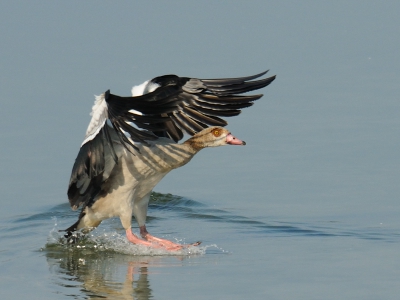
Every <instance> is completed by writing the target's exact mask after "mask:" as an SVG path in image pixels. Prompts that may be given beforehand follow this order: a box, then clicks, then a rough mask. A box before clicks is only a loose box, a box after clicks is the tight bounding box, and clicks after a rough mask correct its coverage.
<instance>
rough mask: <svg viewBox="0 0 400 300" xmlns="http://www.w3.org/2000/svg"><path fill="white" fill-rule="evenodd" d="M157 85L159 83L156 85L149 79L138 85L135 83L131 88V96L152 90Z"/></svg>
mask: <svg viewBox="0 0 400 300" xmlns="http://www.w3.org/2000/svg"><path fill="white" fill-rule="evenodd" d="M158 87H160V85H158V84H157V83H153V82H151V81H150V80H147V81H145V82H143V83H142V84H140V85H135V86H134V87H133V88H132V90H131V93H132V96H133V97H136V96H142V95H144V94H147V93H151V92H154V91H155V90H156V89H157V88H158Z"/></svg>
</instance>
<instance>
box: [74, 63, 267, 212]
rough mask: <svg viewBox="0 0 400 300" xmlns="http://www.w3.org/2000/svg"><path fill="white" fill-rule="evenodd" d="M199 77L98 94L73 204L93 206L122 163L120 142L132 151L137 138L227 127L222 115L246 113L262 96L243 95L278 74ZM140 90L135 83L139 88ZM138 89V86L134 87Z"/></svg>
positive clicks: (78, 166) (158, 79) (175, 136)
mask: <svg viewBox="0 0 400 300" xmlns="http://www.w3.org/2000/svg"><path fill="white" fill-rule="evenodd" d="M266 73H267V71H266V72H262V73H260V74H257V75H253V76H247V77H240V78H225V79H195V78H188V77H178V76H176V75H165V76H160V77H156V78H154V79H152V80H150V81H147V82H145V83H144V84H142V85H141V86H139V87H136V91H135V96H133V97H120V96H117V95H113V94H111V93H110V92H109V91H107V92H105V93H104V94H102V95H100V96H97V97H96V101H95V104H94V106H93V109H92V119H91V121H90V123H89V126H88V129H87V131H86V136H85V139H84V141H83V143H82V146H81V148H80V151H79V153H78V156H77V158H76V160H75V164H74V166H73V169H72V174H71V178H70V182H69V188H68V198H69V201H70V204H71V206H72V207H73V208H78V207H79V206H80V205H82V204H84V205H90V203H91V202H92V201H93V200H94V198H95V196H96V195H97V194H98V193H99V192H100V191H101V188H102V184H103V182H104V181H106V180H107V179H108V177H109V176H110V173H111V172H112V170H113V169H114V167H115V165H116V164H117V163H118V154H117V153H116V152H115V147H114V145H115V142H116V141H118V142H119V143H120V144H122V145H123V146H124V147H125V148H126V149H127V150H128V151H130V152H131V151H132V150H131V149H132V148H130V147H129V146H131V147H133V148H134V149H137V147H136V146H135V143H137V142H139V143H143V144H146V143H147V141H149V140H155V139H157V138H158V137H161V136H165V137H169V138H171V139H173V140H174V141H179V140H181V139H182V138H183V135H184V133H187V134H189V135H194V134H195V133H197V132H199V131H201V130H202V129H204V128H206V127H208V126H225V125H227V122H226V121H225V120H224V119H222V118H224V117H231V116H236V115H238V114H240V112H241V109H243V108H246V107H249V106H251V105H253V101H255V100H257V99H259V98H261V97H262V94H257V95H241V94H243V93H246V92H250V91H253V90H257V89H260V88H263V87H266V86H267V85H269V84H270V83H271V82H272V81H273V80H274V79H275V76H271V77H268V78H264V79H259V80H254V79H257V78H259V77H261V76H263V75H265V74H266ZM134 89H135V88H134ZM134 89H133V90H134Z"/></svg>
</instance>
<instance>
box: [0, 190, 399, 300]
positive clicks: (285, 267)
mask: <svg viewBox="0 0 400 300" xmlns="http://www.w3.org/2000/svg"><path fill="white" fill-rule="evenodd" d="M149 215H150V217H149V222H148V223H149V228H151V229H152V231H153V232H157V234H159V235H161V236H164V237H167V238H171V239H176V240H177V241H183V242H190V241H193V240H195V239H201V240H202V241H203V244H202V245H201V246H200V247H191V248H189V249H185V250H183V251H181V252H177V253H174V254H172V253H170V252H163V251H161V250H149V249H147V248H146V247H140V246H135V245H132V244H129V243H128V242H127V241H126V240H125V235H124V231H123V229H122V227H121V225H120V223H119V221H118V220H110V221H107V222H105V223H104V224H102V226H101V227H99V228H98V229H96V230H95V231H94V232H93V233H92V234H90V236H89V237H88V238H87V239H86V240H84V241H82V242H81V243H79V244H78V245H74V246H67V245H65V244H64V243H63V239H62V236H61V235H60V234H59V233H58V229H62V228H63V227H65V225H67V224H69V223H71V222H73V221H74V220H75V216H74V214H72V213H71V211H70V208H69V207H68V205H67V204H62V205H58V206H53V207H48V208H42V209H41V210H40V212H37V213H33V214H26V215H20V216H15V217H12V218H9V219H6V220H3V221H2V222H1V225H0V226H1V241H2V251H1V256H0V257H1V265H2V268H1V270H0V274H1V275H0V276H1V285H2V298H3V297H4V298H3V299H16V298H24V297H26V296H27V294H26V291H27V290H28V289H29V290H31V291H32V293H33V295H34V297H35V298H37V299H39V298H40V299H68V298H72V299H101V298H109V299H153V298H154V299H177V298H178V299H188V298H193V299H219V298H223V297H228V298H230V299H244V298H251V299H338V294H340V298H343V297H344V298H347V299H381V298H382V297H383V298H384V299H395V298H396V297H397V296H396V295H395V293H397V292H398V291H399V289H400V288H399V284H398V278H399V275H400V271H399V270H400V263H399V260H398V250H399V245H400V234H399V233H398V230H397V229H398V228H393V227H391V226H387V225H385V224H382V223H377V224H373V225H372V224H365V223H363V222H361V221H359V220H354V219H352V220H351V221H348V220H338V219H337V220H330V219H325V220H324V219H323V218H321V219H319V220H306V219H301V218H297V221H296V222H290V221H281V220H279V219H276V218H273V217H263V218H261V217H253V218H250V217H245V216H243V215H240V214H236V213H234V212H232V211H228V210H224V209H220V208H215V207H213V206H209V205H207V204H204V203H201V202H198V201H194V200H191V199H188V198H184V197H179V196H174V195H170V194H159V193H154V194H153V197H152V201H151V206H150V214H149ZM61 224H63V225H61ZM183 237H190V239H189V238H183ZM15 270H18V273H19V274H18V276H14V275H11V274H15ZM19 285H23V288H21V289H16V288H15V287H17V286H19Z"/></svg>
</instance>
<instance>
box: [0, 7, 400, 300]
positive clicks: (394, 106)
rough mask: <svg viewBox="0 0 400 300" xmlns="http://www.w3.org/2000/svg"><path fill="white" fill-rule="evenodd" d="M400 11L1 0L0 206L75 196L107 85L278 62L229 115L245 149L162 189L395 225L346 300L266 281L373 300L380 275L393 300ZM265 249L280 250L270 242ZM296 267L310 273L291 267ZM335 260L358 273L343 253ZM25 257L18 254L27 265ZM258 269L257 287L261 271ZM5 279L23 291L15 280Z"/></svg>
mask: <svg viewBox="0 0 400 300" xmlns="http://www.w3.org/2000/svg"><path fill="white" fill-rule="evenodd" d="M399 12H400V2H398V1H384V2H380V1H196V2H195V1H192V2H189V1H157V2H156V1H154V2H149V1H119V2H114V1H113V2H111V1H110V2H105V1H104V2H99V1H84V2H82V1H68V2H59V1H3V2H2V3H1V4H0V37H1V41H0V43H1V55H0V76H1V79H0V91H1V96H0V99H1V100H0V101H1V109H0V128H1V131H0V143H1V146H0V165H1V167H0V190H1V194H2V195H1V197H0V204H1V207H2V209H1V210H0V217H1V218H3V219H4V220H6V219H7V218H11V217H13V216H17V215H23V214H27V213H30V212H32V211H35V212H38V211H40V210H41V209H44V207H51V206H52V205H57V204H60V203H65V202H66V201H67V197H66V189H67V184H68V180H69V175H70V171H71V168H72V164H73V161H74V159H75V157H76V154H77V152H78V149H79V146H80V144H81V142H82V140H83V137H84V133H85V130H86V127H87V125H88V122H89V120H90V117H89V112H90V110H91V106H92V104H93V101H94V97H93V96H94V95H95V94H100V93H102V92H104V91H105V90H107V89H111V91H112V92H113V93H115V94H120V95H129V93H130V89H131V87H132V85H135V84H139V83H141V82H143V81H144V80H147V79H150V78H152V77H155V76H158V75H163V74H169V73H172V74H177V75H181V76H191V77H198V78H218V77H234V76H245V75H251V74H255V73H258V72H261V71H263V70H265V69H270V70H271V71H270V74H277V75H278V76H277V79H276V81H275V82H273V83H272V84H271V85H270V86H269V87H267V88H266V89H264V90H263V91H262V92H263V93H264V94H265V96H264V97H263V98H262V99H261V100H259V101H258V102H257V103H256V104H255V106H254V107H252V108H249V109H246V110H244V112H243V114H242V115H241V116H239V117H236V118H233V119H230V120H228V121H229V123H230V125H229V127H228V128H229V129H230V130H231V131H232V133H233V134H235V135H236V136H237V137H238V138H241V139H243V140H245V141H246V142H247V143H248V145H247V146H246V147H225V148H218V149H206V150H205V151H204V152H202V153H201V154H199V156H198V157H196V158H195V159H194V160H193V161H192V162H191V163H190V164H189V165H187V166H185V167H184V168H182V169H179V170H177V171H174V172H173V173H171V174H170V175H169V176H167V177H166V178H165V179H164V180H163V181H162V182H161V183H160V184H159V185H158V187H157V188H156V190H157V191H159V192H164V193H167V192H168V193H172V194H176V195H182V196H187V197H189V198H191V199H195V200H197V201H200V202H202V203H206V204H207V205H211V206H212V205H215V206H216V207H217V208H222V209H225V210H228V211H230V212H233V213H235V214H239V215H243V216H247V217H250V218H261V219H263V218H264V219H263V220H271V219H273V220H279V221H282V222H285V221H288V222H305V223H308V222H310V223H308V224H312V222H317V223H318V222H330V221H332V222H343V223H341V225H339V226H342V227H343V228H342V229H343V231H346V230H350V231H351V230H361V231H363V230H364V229H367V228H378V229H379V230H384V232H382V231H379V230H378V233H377V235H378V236H379V234H382V235H385V236H389V237H388V239H389V240H390V241H392V242H394V243H388V244H386V243H384V244H379V246H377V245H376V244H372V245H365V248H364V247H360V249H361V250H360V252H357V253H356V254H354V257H357V259H358V260H357V264H356V266H354V265H352V266H351V267H350V266H349V269H351V270H357V272H356V273H355V274H354V275H355V277H352V279H353V280H354V281H355V283H354V282H353V285H352V286H353V288H352V287H351V286H348V287H347V288H344V289H343V288H342V286H341V284H340V283H337V285H335V282H333V283H332V282H330V283H331V284H333V285H331V286H332V289H336V290H337V291H338V293H339V294H338V295H337V296H338V297H334V296H333V295H332V294H331V293H329V292H328V291H329V289H327V288H324V287H321V288H320V289H318V286H319V285H318V284H316V285H315V287H316V288H315V290H313V289H311V290H310V289H309V287H310V285H311V286H312V285H313V284H312V283H310V282H308V283H307V284H306V283H304V282H302V281H300V282H297V283H296V284H293V285H291V283H293V282H294V281H295V280H296V279H293V278H292V280H288V279H287V278H284V277H283V278H282V280H281V281H279V283H276V284H274V285H273V286H274V287H276V289H274V288H273V287H271V289H270V292H271V295H274V297H273V299H278V298H280V299H289V298H288V297H290V296H292V298H291V299H296V295H299V297H300V298H301V297H304V298H303V299H312V298H313V296H315V298H316V299H318V298H320V299H323V298H325V299H327V298H330V297H331V298H332V299H335V298H336V299H344V298H347V299H356V298H357V296H360V299H361V296H365V295H371V293H369V292H366V293H365V294H364V293H361V292H360V291H362V290H363V288H364V289H367V291H368V288H369V287H370V286H371V285H370V284H368V282H373V283H374V284H376V286H374V290H375V291H377V292H376V294H374V295H375V296H376V298H371V299H396V297H397V296H398V294H399V288H398V287H396V284H391V283H390V284H388V281H387V279H386V277H385V278H384V279H381V280H379V279H377V278H373V277H371V278H370V277H368V274H371V273H373V272H376V274H378V273H379V274H380V273H383V274H385V275H387V276H388V278H391V279H393V280H394V282H397V279H398V276H399V275H400V273H399V270H398V268H397V267H398V266H399V258H398V253H399V252H398V250H399V236H398V232H399V229H400V221H399V213H400V209H399V192H400V188H399V175H400V159H399V148H400V143H399V137H400V129H399V125H400V124H399V123H400V121H399V113H400V102H399V97H400V96H399V95H400V87H399V83H400V59H399V53H400V39H399V36H400V18H399ZM186 222H187V220H186ZM184 223H185V220H182V222H181V226H182V230H181V231H180V234H181V236H184V235H185V230H184V228H185V225H184ZM65 225H67V224H65ZM50 229H51V228H49V230H50ZM202 235H205V234H204V233H202ZM191 238H192V237H191ZM193 238H194V237H193ZM266 239H267V240H268V237H266ZM215 242H216V243H217V244H218V241H215ZM237 242H238V243H239V241H237ZM240 242H244V243H246V240H245V239H244V240H241V241H240ZM285 242H286V243H287V244H288V245H290V244H291V243H292V241H291V240H290V239H288V240H285ZM1 243H3V242H1ZM4 243H5V242H4ZM27 243H28V244H29V241H27ZM44 243H45V237H44V238H43V243H42V244H43V245H44ZM302 245H306V242H304V244H302ZM374 246H377V248H374ZM2 247H7V245H6V244H4V245H3V246H2ZM349 247H350V246H349ZM371 247H372V249H374V250H373V252H371V253H370V252H368V251H367V248H369V249H371ZM261 249H262V250H261ZM298 249H299V251H300V252H298V254H299V255H300V256H301V254H302V252H301V251H304V254H305V253H308V254H309V250H305V249H304V250H302V248H301V247H300V246H299V248H298ZM331 249H335V247H332V248H331ZM346 249H347V248H346ZM230 250H232V249H230ZM364 250H365V251H367V252H364ZM259 251H260V252H259V254H260V255H261V251H262V253H264V255H268V253H275V254H277V253H279V252H280V250H279V249H278V248H273V243H271V242H269V244H268V247H266V246H265V245H264V246H260V250H259ZM332 251H333V252H334V250H332ZM371 251H372V250H371ZM322 252H323V251H322ZM271 255H272V254H271ZM287 255H288V256H289V255H290V256H291V257H293V253H289V252H288V253H287ZM256 256H257V254H256ZM338 257H340V255H339V254H338ZM282 259H283V261H284V260H285V259H284V258H282ZM300 260H301V259H300ZM327 260H329V258H323V259H322V260H321V261H323V262H326V261H327ZM372 260H377V261H374V263H373V266H372V267H371V268H368V267H367V266H366V265H368V263H370V262H371V261H372ZM350 261H351V260H350ZM290 267H294V268H295V270H297V271H300V270H302V268H303V267H300V266H297V267H296V266H293V265H286V266H282V268H284V269H287V268H290ZM329 267H330V268H332V270H337V269H336V267H339V271H338V272H339V273H340V272H342V273H343V274H344V275H345V274H347V272H348V271H349V269H347V267H346V263H345V264H340V263H337V264H336V263H332V264H331V265H329ZM21 268H22V267H21V266H20V265H18V263H15V272H16V273H19V272H22V269H21ZM249 268H250V267H249ZM306 268H307V267H306ZM388 268H389V269H388ZM279 270H281V269H280V268H278V269H277V270H276V272H277V273H275V274H271V276H272V278H275V275H277V276H278V278H279ZM316 270H318V268H317V267H316ZM321 270H322V269H321ZM378 270H379V271H378ZM249 271H250V269H249ZM386 271H387V272H386ZM24 272H28V273H29V272H32V270H30V269H29V268H27V269H24ZM204 272H205V273H204V274H206V273H207V268H205V270H204ZM294 272H295V273H296V271H294ZM316 272H317V273H318V271H316ZM250 273H251V272H250ZM33 274H34V272H32V275H33ZM204 276H206V275H204ZM227 276H228V275H227ZM231 276H233V275H231ZM357 276H360V277H359V279H357V278H356V277H357ZM200 277H201V276H200ZM296 278H297V277H296ZM299 278H303V277H302V275H301V272H300V273H299V277H298V278H297V279H299ZM381 278H382V277H381ZM250 279H251V280H250V282H253V284H254V285H257V287H258V288H261V286H262V282H263V281H262V280H261V279H260V277H259V276H257V277H256V278H250ZM228 280H229V279H228ZM293 280H294V281H293ZM357 280H358V281H357ZM232 282H235V280H234V278H233V277H232ZM361 282H363V284H361ZM364 282H365V284H364ZM357 283H359V284H357ZM286 285H288V286H286ZM289 286H290V287H289ZM278 287H279V288H278ZM7 288H8V289H7V290H8V291H10V295H11V294H12V291H15V290H17V289H18V288H19V287H18V286H17V285H8V286H7ZM159 291H160V292H162V293H166V294H165V296H167V295H168V288H165V290H159ZM187 292H188V293H189V294H190V285H189V286H188V290H187ZM20 293H21V294H23V290H22V291H21V290H20ZM340 293H342V294H340ZM261 294H262V293H261ZM43 295H45V294H43ZM43 295H42V296H43ZM198 296H199V297H200V296H201V295H199V294H198ZM328 296H329V297H328ZM171 297H172V296H171ZM166 298H168V297H166ZM363 299H366V298H365V297H364V298H363Z"/></svg>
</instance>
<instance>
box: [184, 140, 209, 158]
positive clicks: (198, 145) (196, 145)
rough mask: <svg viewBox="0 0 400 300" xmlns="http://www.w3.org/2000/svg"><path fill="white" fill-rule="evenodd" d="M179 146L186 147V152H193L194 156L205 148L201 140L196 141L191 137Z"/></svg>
mask: <svg viewBox="0 0 400 300" xmlns="http://www.w3.org/2000/svg"><path fill="white" fill-rule="evenodd" d="M181 145H182V146H184V147H186V148H187V149H188V151H190V152H193V155H195V154H196V153H197V152H199V151H200V150H201V149H204V148H206V147H207V146H206V145H205V144H204V142H203V141H202V140H201V139H198V138H196V137H192V138H190V139H188V140H187V141H185V142H184V143H183V144H181Z"/></svg>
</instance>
